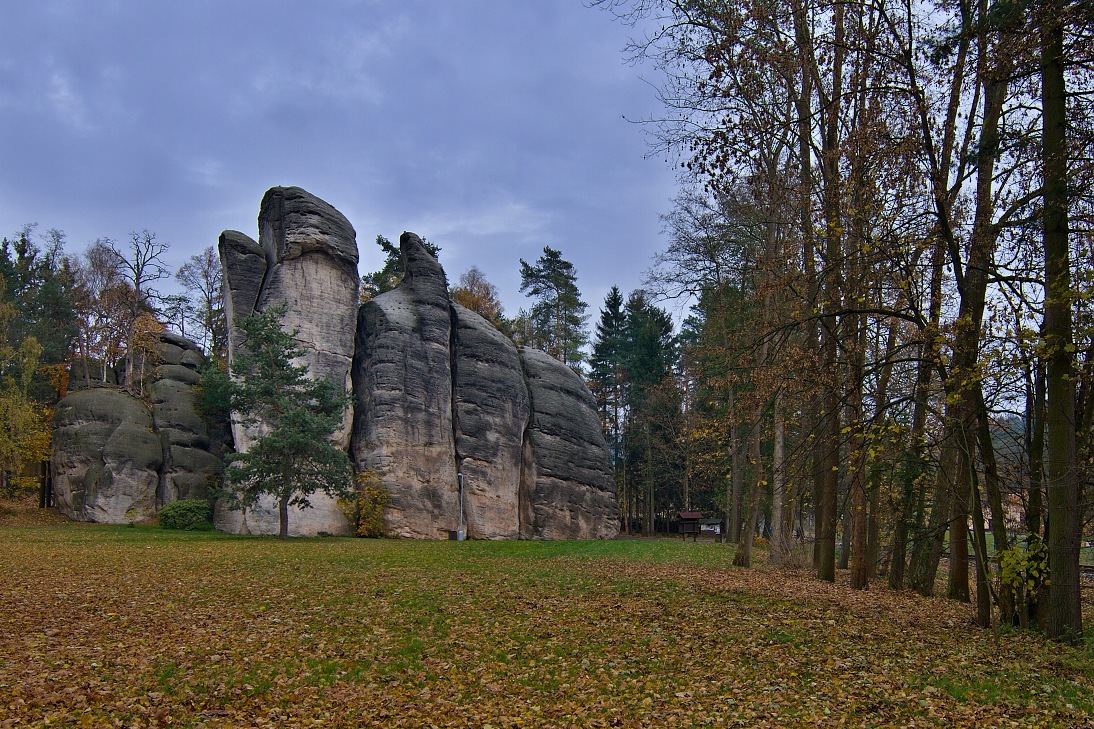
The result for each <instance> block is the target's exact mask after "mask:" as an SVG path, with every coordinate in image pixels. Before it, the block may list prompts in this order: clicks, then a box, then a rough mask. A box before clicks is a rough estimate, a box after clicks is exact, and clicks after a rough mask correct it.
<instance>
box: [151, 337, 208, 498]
mask: <svg viewBox="0 0 1094 729" xmlns="http://www.w3.org/2000/svg"><path fill="white" fill-rule="evenodd" d="M156 353H157V355H158V358H159V361H160V362H161V364H160V365H159V366H157V367H156V368H155V371H154V376H155V379H154V380H153V381H152V384H151V385H150V386H149V388H148V394H149V399H150V400H151V401H152V422H153V424H154V426H155V429H156V433H157V434H158V435H159V437H160V442H161V444H162V446H163V466H162V468H161V470H160V483H159V491H158V496H157V503H158V504H160V505H162V504H169V503H171V502H172V501H178V500H179V499H204V498H206V497H207V496H208V491H209V485H210V483H212V482H213V481H216V480H218V479H219V476H220V474H221V472H222V471H223V469H224V466H223V462H222V461H221V459H220V457H219V456H218V455H216V454H215V453H212V452H210V446H211V445H212V444H211V442H210V437H209V428H208V426H207V425H206V423H205V421H204V420H203V419H202V418H201V416H200V415H198V413H197V410H196V409H195V406H194V386H195V385H197V383H198V380H200V379H201V374H200V373H199V372H198V370H199V368H200V367H201V365H202V364H203V361H204V356H203V355H202V353H201V350H200V349H199V348H198V346H197V345H196V344H194V343H193V342H191V341H190V340H189V339H186V338H184V337H179V336H177V335H174V334H168V333H165V334H161V335H160V344H159V345H158V346H157V347H156Z"/></svg>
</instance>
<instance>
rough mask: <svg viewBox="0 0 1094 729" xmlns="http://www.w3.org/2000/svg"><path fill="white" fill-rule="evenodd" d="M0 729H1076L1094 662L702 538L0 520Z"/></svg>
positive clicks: (1091, 702)
mask: <svg viewBox="0 0 1094 729" xmlns="http://www.w3.org/2000/svg"><path fill="white" fill-rule="evenodd" d="M0 555H2V557H3V571H2V573H0V727H8V726H94V727H98V726H111V725H115V726H208V727H228V726H343V727H358V726H415V727H429V726H437V727H447V726H456V727H488V726H490V727H498V728H500V727H515V726H527V727H534V726H552V727H571V726H572V727H597V726H626V727H631V726H648V727H672V726H747V727H753V726H770V727H796V726H810V727H812V726H872V727H881V726H899V727H905V726H919V727H923V726H978V727H979V726H993V727H994V726H1059V727H1075V726H1091V725H1094V691H1092V689H1094V650H1092V649H1090V648H1079V649H1075V648H1069V647H1063V646H1058V645H1054V644H1051V643H1048V642H1046V641H1044V640H1042V639H1041V638H1039V637H1037V636H1034V635H1030V634H1023V633H1018V632H1007V633H999V632H992V631H981V630H978V629H976V628H975V627H973V626H972V624H971V623H972V617H973V613H972V610H971V608H970V607H969V606H967V605H960V604H955V603H952V602H949V601H946V600H942V599H923V598H920V597H917V596H913V595H909V594H894V593H892V592H890V591H888V590H886V589H882V588H878V589H876V590H873V591H870V592H866V593H852V592H851V591H850V590H848V589H847V588H846V587H845V586H844V585H845V584H846V576H845V575H844V576H841V579H842V581H843V584H842V585H841V584H837V585H835V586H833V585H827V584H824V583H820V582H818V581H816V580H814V579H812V578H811V577H810V576H809V575H808V574H806V573H800V572H792V571H783V570H775V569H772V568H769V567H767V566H766V565H761V566H759V567H757V568H754V569H751V570H745V569H739V568H734V567H732V566H731V561H732V555H733V552H732V548H731V547H727V546H723V545H720V544H714V543H710V542H702V541H700V542H698V543H692V542H683V541H667V540H666V541H613V542H509V543H498V542H462V543H457V542H414V541H394V540H361V539H341V538H326V539H296V540H291V541H288V542H279V541H277V540H275V539H270V538H241V537H232V536H227V535H223V534H216V533H178V532H165V531H161V530H159V529H156V528H151V527H136V528H126V527H104V526H90V525H78V524H57V523H53V524H40V525H35V526H28V527H16V526H0Z"/></svg>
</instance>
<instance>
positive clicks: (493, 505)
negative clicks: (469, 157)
mask: <svg viewBox="0 0 1094 729" xmlns="http://www.w3.org/2000/svg"><path fill="white" fill-rule="evenodd" d="M400 249H401V252H402V255H403V266H404V271H405V278H404V280H403V282H402V283H401V284H400V285H399V286H398V287H397V288H396V289H395V290H394V291H390V292H387V293H384V294H381V295H380V296H377V297H375V298H374V299H372V300H370V301H369V302H367V303H366V304H364V305H363V306H362V307H361V313H360V317H359V319H358V334H357V352H356V355H355V358H354V367H353V388H354V392H355V414H356V419H355V425H354V432H353V442H352V451H351V452H352V454H353V457H354V461H355V462H356V464H357V466H358V468H359V469H366V468H367V469H372V470H374V471H376V472H377V473H379V474H380V476H381V480H382V483H383V485H384V487H385V488H386V489H387V490H388V492H389V494H390V496H391V500H390V502H389V504H388V508H387V510H386V512H385V525H386V527H387V529H388V531H389V533H390V534H392V535H397V536H404V537H418V538H444V537H445V536H447V535H448V533H449V532H450V531H453V530H456V529H457V528H458V527H459V525H460V523H461V519H460V516H461V514H460V510H461V499H460V490H459V482H460V481H459V477H460V476H461V475H462V480H463V499H462V510H463V524H464V526H465V529H466V531H467V535H468V536H469V537H471V538H479V539H514V538H520V537H523V538H533V539H534V538H547V539H565V538H569V539H584V538H607V537H612V536H615V534H616V533H617V532H618V517H617V515H616V503H615V486H614V484H615V481H614V478H613V476H612V472H611V467H610V464H609V460H608V453H607V448H606V447H605V444H604V437H603V434H602V433H601V430H600V421H599V418H598V417H597V415H596V410H595V404H594V402H593V399H592V396H591V395H590V394H589V391H588V389H587V388H586V387H585V385H584V383H583V382H582V381H581V378H580V377H578V376H577V375H576V374H575V373H574V372H573V371H571V370H570V369H569V368H568V367H566V366H565V365H563V364H562V363H560V362H558V361H556V360H554V359H552V358H551V357H549V356H548V355H546V354H544V353H542V352H538V351H534V350H526V351H525V352H523V353H518V351H517V348H516V347H515V346H514V345H513V343H512V342H511V341H510V340H509V339H508V338H507V337H505V336H504V335H502V334H501V333H500V332H498V331H497V329H495V328H494V327H493V326H492V325H490V324H489V323H488V322H487V321H486V320H485V319H483V318H482V317H481V316H479V315H478V314H475V313H474V312H472V311H469V310H468V309H465V308H463V307H461V306H458V305H455V304H452V303H451V301H450V300H449V297H448V290H447V286H446V283H445V278H444V271H443V270H442V269H441V267H440V264H439V263H438V262H437V260H436V259H435V258H433V257H432V256H431V255H430V254H429V252H428V251H427V250H426V248H425V247H424V246H423V245H422V243H421V240H420V239H419V238H418V236H416V235H414V234H413V233H404V234H403V236H402V238H401V240H400Z"/></svg>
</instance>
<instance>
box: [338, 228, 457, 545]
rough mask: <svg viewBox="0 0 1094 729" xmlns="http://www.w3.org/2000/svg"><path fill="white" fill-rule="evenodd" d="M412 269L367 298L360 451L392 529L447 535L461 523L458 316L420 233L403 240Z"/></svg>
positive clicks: (360, 360)
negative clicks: (455, 425) (455, 415)
mask: <svg viewBox="0 0 1094 729" xmlns="http://www.w3.org/2000/svg"><path fill="white" fill-rule="evenodd" d="M400 248H401V249H402V252H403V258H404V266H405V277H404V279H403V282H402V283H401V284H400V285H399V286H398V287H397V288H396V289H395V290H394V291H389V292H387V293H385V294H382V295H380V296H377V297H375V298H373V299H371V300H369V301H368V302H366V303H365V304H364V305H362V306H361V311H360V316H359V317H358V328H357V354H356V357H355V359H354V368H353V391H354V396H355V402H354V412H355V414H356V419H355V424H354V432H353V443H352V448H351V454H352V455H353V459H354V462H355V463H356V464H357V466H358V468H359V469H372V470H373V471H376V472H377V473H379V474H381V475H382V478H383V483H384V486H385V487H386V488H387V489H388V492H389V493H390V496H391V499H390V501H389V502H388V505H387V509H386V511H385V519H384V521H385V525H386V527H387V530H388V532H389V533H390V534H392V535H394V536H400V537H419V538H426V539H440V538H444V537H447V535H448V532H449V530H454V529H456V528H457V526H458V518H459V498H458V497H459V494H458V490H457V482H456V453H455V441H454V433H453V429H452V350H451V347H452V315H451V312H450V310H449V306H448V286H447V283H446V281H445V276H444V271H442V270H441V266H440V264H439V263H437V260H436V259H435V258H433V257H432V256H431V255H430V254H429V252H428V251H426V249H425V247H424V246H423V245H422V242H421V240H419V239H418V236H416V235H414V234H412V233H404V234H403V237H402V240H401V241H400Z"/></svg>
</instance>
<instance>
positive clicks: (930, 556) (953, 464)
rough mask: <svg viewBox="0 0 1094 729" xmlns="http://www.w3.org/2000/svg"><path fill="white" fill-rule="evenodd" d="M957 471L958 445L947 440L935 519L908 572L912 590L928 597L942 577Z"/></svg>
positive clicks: (933, 513) (938, 480) (920, 541)
mask: <svg viewBox="0 0 1094 729" xmlns="http://www.w3.org/2000/svg"><path fill="white" fill-rule="evenodd" d="M956 470H957V445H956V444H955V443H954V442H953V437H952V436H951V437H949V438H946V439H945V440H944V442H943V444H942V462H941V464H940V467H939V469H938V475H937V477H936V480H935V493H934V503H933V504H932V507H931V516H930V519H929V520H928V522H927V529H926V532H925V533H924V534H923V535H922V536H921V538H920V539H918V540H917V541H916V543H915V547H914V548H913V550H912V561H911V565H910V566H909V571H908V581H909V584H910V586H911V588H912V589H913V590H915V591H916V592H918V593H919V594H921V595H924V596H926V597H929V596H931V595H933V594H934V583H935V577H936V576H937V575H938V562H939V560H941V559H942V549H943V547H944V546H945V542H946V532H947V531H948V530H949V526H950V512H951V504H952V503H953V488H954V481H955V471H956Z"/></svg>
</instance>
